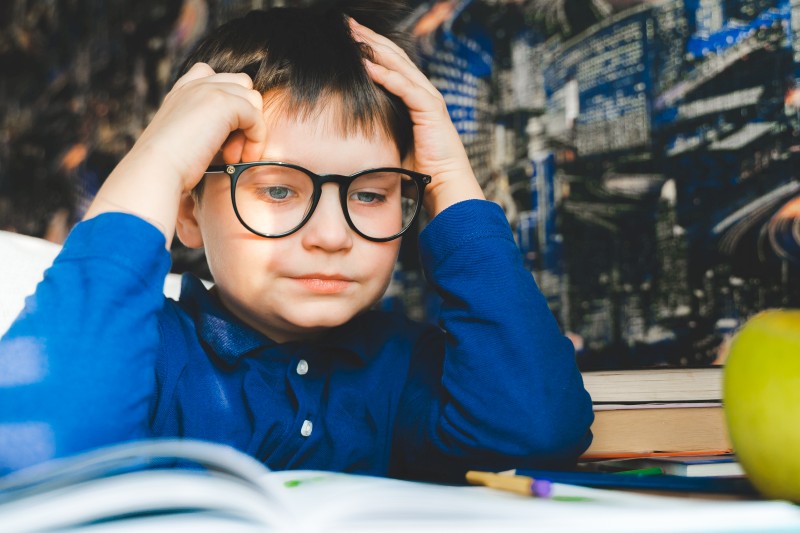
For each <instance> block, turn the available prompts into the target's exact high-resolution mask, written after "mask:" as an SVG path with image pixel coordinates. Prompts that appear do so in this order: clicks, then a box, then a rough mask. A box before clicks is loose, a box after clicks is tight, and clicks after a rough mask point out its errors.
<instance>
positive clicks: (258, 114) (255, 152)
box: [222, 91, 267, 163]
mask: <svg viewBox="0 0 800 533" xmlns="http://www.w3.org/2000/svg"><path fill="white" fill-rule="evenodd" d="M250 93H255V94H257V95H258V105H257V106H254V105H253V102H252V101H247V102H245V101H244V100H241V99H239V100H238V101H239V102H240V103H241V105H242V108H241V109H239V110H238V123H237V124H232V125H231V130H232V131H233V133H232V134H231V137H230V138H229V140H228V143H226V145H225V146H224V147H223V151H222V153H223V156H224V159H225V161H226V162H228V163H231V162H234V163H238V162H239V161H257V160H259V159H261V156H262V154H263V153H264V148H265V145H266V138H267V123H266V122H265V120H264V115H263V112H262V109H261V95H260V94H259V93H257V92H256V91H250ZM229 143H230V144H231V147H230V148H229V146H228V144H229Z"/></svg>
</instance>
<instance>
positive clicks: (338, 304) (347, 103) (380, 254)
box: [178, 2, 411, 342]
mask: <svg viewBox="0 0 800 533" xmlns="http://www.w3.org/2000/svg"><path fill="white" fill-rule="evenodd" d="M387 5H388V4H387V3H375V2H371V3H370V4H368V5H365V6H364V7H362V8H360V9H350V10H347V9H346V8H345V10H344V11H343V10H342V9H328V10H319V9H311V8H306V9H302V8H277V9H272V10H269V11H265V12H252V13H250V14H248V15H247V16H245V17H243V18H242V19H239V20H235V21H232V22H229V23H227V24H225V25H224V26H222V27H221V28H219V29H218V30H217V31H215V32H214V33H212V34H211V35H210V36H209V37H208V38H206V39H205V40H204V41H203V42H202V43H201V44H200V46H199V47H198V48H197V50H196V51H195V52H194V53H193V54H192V55H191V57H189V59H188V60H187V62H186V66H185V67H184V71H185V70H187V69H188V68H189V67H190V66H191V65H193V64H194V63H195V62H200V61H202V62H205V63H207V64H208V65H210V66H211V68H212V69H214V70H215V71H216V72H245V73H247V74H248V75H249V76H250V77H251V78H252V79H253V81H254V88H255V89H256V90H258V91H259V92H261V93H262V94H263V95H264V117H265V120H266V123H267V144H266V149H265V151H264V154H263V156H262V157H261V159H262V160H267V161H282V162H288V163H292V164H295V165H299V166H301V167H304V168H306V169H308V170H310V171H312V172H314V173H317V174H338V175H351V174H354V173H356V172H358V171H361V170H365V169H370V168H377V167H399V166H401V161H402V160H403V157H404V156H405V155H406V153H407V151H408V150H409V149H410V146H411V121H410V118H409V115H408V111H407V109H406V108H405V106H404V105H403V103H402V102H401V101H400V100H399V99H398V98H397V97H395V96H394V95H390V94H388V93H387V92H385V91H384V90H383V89H382V88H380V87H378V86H377V85H375V84H374V82H372V81H371V80H370V78H369V75H368V74H367V72H366V70H365V68H364V66H363V62H362V58H363V57H364V56H365V55H366V56H367V57H369V54H370V51H369V50H367V49H365V48H364V47H363V46H362V45H359V44H358V43H356V42H355V41H354V40H353V38H352V36H351V34H350V29H349V25H348V23H347V20H346V18H345V16H344V14H345V13H347V14H349V15H351V16H353V18H356V20H358V21H359V22H361V23H362V24H364V25H366V26H370V25H371V26H372V27H373V29H376V30H377V31H379V32H383V33H384V34H387V33H389V34H390V35H391V33H390V32H389V31H388V26H387V23H388V20H389V18H390V17H389V18H387V13H389V14H390V13H391V12H389V11H387V10H385V9H384V8H385V7H386V6H387ZM392 5H394V4H392ZM376 8H377V9H376ZM394 12H395V13H396V12H397V11H396V10H395V11H394ZM201 183H202V190H196V191H195V192H194V194H192V195H186V196H185V197H184V199H183V201H182V203H181V208H180V213H179V220H178V235H179V237H180V238H181V240H182V241H183V242H184V243H185V244H187V245H188V246H191V247H204V248H205V250H206V257H207V259H208V262H209V267H210V269H211V272H212V274H213V276H214V281H215V282H216V290H217V293H218V295H219V297H220V299H221V300H222V302H223V303H224V304H225V305H226V307H228V308H229V309H230V310H231V311H232V312H233V313H234V314H236V315H237V316H238V317H239V318H240V319H242V320H243V321H244V322H245V323H247V324H249V325H250V326H252V327H254V328H256V329H258V330H260V331H262V332H264V333H266V334H267V335H269V336H270V337H272V338H273V339H274V340H276V341H278V342H285V341H288V340H295V339H299V338H302V337H304V336H307V335H309V334H315V333H319V332H320V331H322V330H324V329H327V328H330V327H334V326H337V325H340V324H343V323H344V322H347V321H348V320H350V319H351V318H352V317H354V316H355V315H357V314H358V313H360V312H362V311H364V310H365V309H367V308H369V307H370V306H372V305H373V304H374V303H375V302H376V301H377V300H378V299H379V298H380V297H381V295H382V294H383V292H384V290H385V288H386V286H387V285H388V283H389V280H390V277H391V272H392V269H393V266H394V263H395V261H396V258H397V252H398V250H399V240H392V241H388V242H374V241H370V240H367V239H365V238H363V237H361V236H359V235H358V234H356V233H355V232H354V231H352V229H351V228H350V227H349V226H348V223H347V221H346V220H345V218H344V212H343V209H342V205H341V203H340V196H339V190H338V185H337V184H335V183H326V184H324V185H322V196H321V197H320V199H319V203H318V204H317V206H316V209H315V210H314V212H313V214H312V216H311V218H310V219H308V221H307V222H306V223H305V225H304V226H302V227H301V228H300V229H299V230H298V231H296V232H295V233H292V234H291V235H287V236H285V237H281V238H275V239H272V238H264V237H259V236H258V235H255V234H254V233H252V232H251V231H249V230H248V229H246V228H245V227H244V226H243V225H242V224H241V223H240V222H239V220H238V219H237V217H236V215H235V213H234V210H233V205H232V201H231V190H230V180H229V179H228V176H227V175H225V174H207V175H206V177H205V178H204V180H203V182H201ZM237 190H239V186H238V185H237ZM348 194H349V193H348ZM358 194H363V193H361V192H359V193H358ZM366 194H367V195H369V194H372V192H370V191H367V192H366ZM237 205H238V204H237ZM351 214H352V213H351Z"/></svg>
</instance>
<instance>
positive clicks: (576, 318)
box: [0, 0, 800, 369]
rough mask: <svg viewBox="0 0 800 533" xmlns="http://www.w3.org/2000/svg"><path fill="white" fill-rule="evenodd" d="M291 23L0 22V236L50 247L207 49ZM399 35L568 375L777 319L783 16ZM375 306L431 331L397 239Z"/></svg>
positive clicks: (519, 18) (694, 361)
mask: <svg viewBox="0 0 800 533" xmlns="http://www.w3.org/2000/svg"><path fill="white" fill-rule="evenodd" d="M308 3H310V2H293V1H290V0H286V1H283V2H278V1H274V0H273V1H270V0H184V1H173V2H169V1H153V0H138V1H136V2H134V1H131V0H108V1H101V0H58V1H56V0H5V1H3V2H2V4H0V229H3V230H8V231H17V232H20V233H25V234H28V235H35V236H39V237H45V238H48V239H50V240H53V241H56V242H60V241H62V240H63V238H64V237H65V235H66V232H67V231H68V230H69V228H70V227H71V226H72V225H73V224H74V223H75V222H76V221H77V220H79V219H80V217H81V215H82V213H83V211H84V210H85V209H86V207H87V205H88V203H89V202H90V201H91V199H92V197H93V195H94V194H95V192H96V191H97V189H98V187H99V186H100V184H101V183H102V182H103V180H104V179H105V177H106V176H107V175H108V173H109V172H110V171H111V169H112V168H113V167H114V165H115V164H116V162H117V161H118V160H119V159H120V158H121V157H122V156H123V155H124V154H125V152H126V151H127V150H128V148H130V146H131V145H132V143H133V142H134V141H135V139H136V138H137V136H138V135H139V133H140V132H141V131H142V129H143V128H144V126H145V125H146V124H147V122H148V120H149V119H150V117H151V116H152V114H153V113H154V112H155V110H156V109H157V107H158V105H159V103H160V101H161V99H162V98H163V96H164V94H165V93H166V91H167V90H168V88H169V87H170V86H171V84H172V81H173V71H174V69H175V68H176V66H177V64H178V63H179V62H180V61H181V59H182V58H183V57H184V56H185V54H186V53H187V51H188V50H189V49H190V48H191V47H192V45H193V44H194V43H196V41H197V39H198V38H199V37H201V36H202V35H203V34H204V32H205V31H206V30H207V28H209V27H214V26H216V25H217V24H219V23H221V22H224V21H226V20H229V19H230V18H233V17H235V16H238V15H241V14H243V13H245V12H246V11H248V10H249V9H252V8H266V7H270V6H273V5H300V4H308ZM405 24H406V25H407V28H408V30H409V31H411V32H413V34H414V35H415V42H416V46H417V50H418V55H419V62H420V65H421V67H422V68H423V69H424V71H425V72H426V73H427V74H428V75H429V77H430V78H431V79H432V80H433V82H434V84H435V85H436V86H437V87H438V88H439V89H440V90H441V91H442V93H443V94H444V95H445V98H446V100H447V103H448V109H449V111H450V114H451V116H452V118H453V121H454V122H455V124H456V127H457V128H458V130H459V132H460V134H461V136H462V139H463V141H464V143H465V145H466V147H467V150H468V153H469V155H470V158H471V160H472V163H473V165H474V167H475V170H476V173H477V175H478V177H479V180H480V181H481V183H482V184H483V186H484V190H485V191H486V194H487V196H488V197H489V199H491V200H493V201H495V202H497V203H499V204H500V205H501V206H503V208H504V209H505V211H506V214H507V216H508V219H509V221H510V222H511V224H512V227H513V228H514V230H515V232H516V236H517V240H518V243H519V246H520V249H521V251H522V252H523V257H524V261H525V264H526V266H527V268H528V269H530V271H531V273H532V275H534V277H535V278H536V280H537V282H538V284H539V286H540V287H541V289H542V291H543V292H544V294H545V296H546V297H547V299H548V302H549V304H550V307H551V309H552V310H553V312H554V314H555V315H556V317H557V318H558V320H559V322H560V324H561V326H562V328H563V329H564V331H565V332H566V333H567V334H568V335H569V336H570V337H571V338H572V340H573V342H574V343H575V345H576V348H577V353H578V362H579V364H580V366H581V367H582V368H584V369H589V368H599V367H619V368H625V367H627V368H630V367H641V366H653V365H683V366H687V365H688V366H703V365H708V364H712V363H714V362H719V361H721V360H722V357H724V351H725V350H724V347H725V342H726V340H727V339H728V338H729V337H730V335H731V333H732V332H733V331H734V330H735V329H736V328H737V327H738V326H739V325H741V324H742V322H743V321H744V320H746V319H747V318H748V317H749V316H751V315H752V314H754V313H756V312H758V311H759V310H762V309H765V308H768V307H778V306H784V307H785V306H798V304H800V243H799V241H800V222H799V221H800V196H799V195H800V182H798V179H797V168H798V162H799V161H800V159H799V158H800V90H798V81H797V80H798V76H800V35H798V31H800V0H659V1H646V0H517V1H513V0H504V1H500V0H497V1H492V0H461V1H445V2H418V1H417V2H412V3H411V4H410V5H409V14H408V17H407V20H406V21H405ZM421 225H424V221H423V222H422V224H421ZM173 259H174V270H175V271H177V272H181V271H186V270H191V271H195V272H197V273H199V274H200V275H206V276H207V271H206V270H205V269H204V266H203V259H202V256H201V255H198V254H197V253H195V252H192V251H189V250H185V249H180V248H177V249H176V250H174V253H173ZM0 260H2V259H0ZM381 305H382V306H384V307H386V308H393V309H400V310H402V311H404V312H406V313H408V314H409V315H410V316H412V317H414V318H417V319H422V320H428V319H434V317H435V309H436V297H435V295H433V294H431V293H430V291H428V290H427V289H426V288H425V284H424V280H423V279H422V275H421V273H420V272H419V265H418V262H417V259H416V248H415V238H414V236H412V237H410V238H406V242H404V245H403V251H402V252H401V258H400V262H399V263H398V267H397V269H396V272H395V276H394V279H393V282H392V285H391V286H390V289H389V291H388V292H387V295H386V297H385V298H384V300H383V301H382V302H381Z"/></svg>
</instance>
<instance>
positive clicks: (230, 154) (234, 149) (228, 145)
mask: <svg viewBox="0 0 800 533" xmlns="http://www.w3.org/2000/svg"><path fill="white" fill-rule="evenodd" d="M246 140H247V138H246V137H245V136H244V133H242V130H236V131H234V132H232V133H231V134H230V135H229V136H228V139H227V140H226V141H225V144H223V145H222V160H223V161H225V163H238V162H239V161H242V160H243V152H244V144H245V141H246Z"/></svg>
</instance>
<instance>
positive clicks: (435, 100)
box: [364, 60, 444, 112]
mask: <svg viewBox="0 0 800 533" xmlns="http://www.w3.org/2000/svg"><path fill="white" fill-rule="evenodd" d="M364 65H365V66H366V67H367V71H368V72H369V73H370V77H371V78H372V80H373V81H374V82H375V83H378V84H380V85H381V86H383V88H385V89H386V90H387V91H389V92H390V93H392V94H395V95H397V96H398V97H400V99H401V100H403V102H404V103H405V104H406V106H408V108H409V110H411V111H420V112H426V111H433V110H436V111H439V109H435V108H437V107H439V102H441V104H442V105H444V102H443V100H442V99H441V95H440V94H439V93H438V92H437V93H436V95H433V94H431V93H430V92H429V91H428V90H426V89H425V88H424V87H421V86H419V85H418V84H416V83H414V81H413V80H410V79H408V78H407V77H406V76H404V75H403V74H401V73H400V72H397V71H395V70H390V69H388V68H386V67H384V66H383V65H379V64H377V63H373V62H372V61H369V60H365V61H364Z"/></svg>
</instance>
